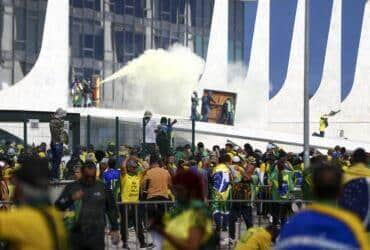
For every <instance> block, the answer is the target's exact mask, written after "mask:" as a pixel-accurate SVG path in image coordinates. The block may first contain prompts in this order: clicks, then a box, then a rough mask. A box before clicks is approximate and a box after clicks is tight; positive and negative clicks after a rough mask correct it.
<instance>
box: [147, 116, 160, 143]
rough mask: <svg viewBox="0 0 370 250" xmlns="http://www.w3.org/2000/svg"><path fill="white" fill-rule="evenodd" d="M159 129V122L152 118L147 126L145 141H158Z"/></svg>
mask: <svg viewBox="0 0 370 250" xmlns="http://www.w3.org/2000/svg"><path fill="white" fill-rule="evenodd" d="M156 129H157V123H156V122H155V121H154V120H152V119H150V120H149V122H148V124H147V125H146V127H145V143H156V140H155V139H156V134H155V130H156Z"/></svg>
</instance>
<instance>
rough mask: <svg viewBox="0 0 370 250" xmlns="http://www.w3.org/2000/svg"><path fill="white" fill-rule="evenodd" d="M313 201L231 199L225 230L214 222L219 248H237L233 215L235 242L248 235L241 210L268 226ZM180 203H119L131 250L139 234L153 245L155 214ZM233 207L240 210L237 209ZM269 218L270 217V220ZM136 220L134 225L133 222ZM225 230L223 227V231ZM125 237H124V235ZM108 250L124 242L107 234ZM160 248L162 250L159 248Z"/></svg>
mask: <svg viewBox="0 0 370 250" xmlns="http://www.w3.org/2000/svg"><path fill="white" fill-rule="evenodd" d="M214 202H218V201H215V200H208V201H206V203H207V204H208V206H209V207H210V205H211V204H212V203H214ZM310 203H311V201H305V200H278V201H277V200H228V201H226V204H227V207H228V212H229V213H228V214H227V215H228V216H224V217H223V218H224V219H223V221H222V222H221V230H220V231H219V232H217V231H216V227H215V221H214V218H212V219H213V231H214V233H215V234H218V239H219V244H218V245H219V249H233V245H232V244H229V243H227V239H228V238H229V235H230V225H232V224H231V223H230V216H235V215H236V217H237V218H236V220H235V221H234V222H235V224H234V226H235V234H234V235H235V241H234V243H236V241H237V240H239V239H240V237H241V235H242V232H244V231H245V230H246V229H247V228H246V223H245V221H243V219H245V218H243V216H242V211H240V210H239V209H246V208H251V213H250V216H251V217H250V219H251V222H252V225H253V226H267V225H271V224H273V222H274V223H276V222H275V221H274V220H275V218H274V219H272V218H271V217H276V216H277V217H278V219H279V218H280V217H281V216H287V217H288V216H290V215H292V214H293V213H294V212H293V210H292V209H291V206H292V205H293V204H294V205H295V206H296V207H299V208H303V207H304V206H305V205H307V204H310ZM259 205H266V206H267V207H268V213H267V214H265V215H264V214H258V211H257V208H258V206H259ZM175 206H176V203H175V202H173V201H140V202H133V203H118V207H119V210H120V225H121V234H122V233H124V232H126V234H127V236H126V237H127V244H128V246H129V248H130V249H139V248H140V242H139V239H138V238H139V235H138V234H142V235H144V238H145V242H147V243H148V242H149V243H151V242H153V238H152V235H151V233H150V230H149V218H150V217H151V215H150V213H151V211H153V210H154V211H156V212H158V211H161V210H163V211H164V212H167V211H169V210H170V209H171V208H174V207H175ZM233 208H237V209H236V210H234V209H233ZM281 211H286V212H287V213H286V214H285V215H282V214H280V213H279V212H281ZM267 215H269V216H270V218H268V217H266V216H267ZM130 220H131V222H132V220H133V222H132V223H129V221H130ZM222 227H223V228H222ZM121 236H122V235H121ZM106 249H107V250H111V249H122V242H121V243H120V244H119V245H117V246H115V245H113V244H112V242H111V240H110V237H109V233H107V234H106ZM156 249H158V248H156Z"/></svg>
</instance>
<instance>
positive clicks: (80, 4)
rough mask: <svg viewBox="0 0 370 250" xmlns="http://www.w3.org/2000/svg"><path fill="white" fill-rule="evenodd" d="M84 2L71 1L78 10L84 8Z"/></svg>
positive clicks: (78, 0)
mask: <svg viewBox="0 0 370 250" xmlns="http://www.w3.org/2000/svg"><path fill="white" fill-rule="evenodd" d="M82 1H83V0H71V2H72V6H73V7H76V8H82V7H83V2H82Z"/></svg>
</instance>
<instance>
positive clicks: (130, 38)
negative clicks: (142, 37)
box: [125, 31, 134, 53]
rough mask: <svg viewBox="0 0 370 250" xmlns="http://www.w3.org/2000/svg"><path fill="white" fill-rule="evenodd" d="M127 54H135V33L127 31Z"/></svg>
mask: <svg viewBox="0 0 370 250" xmlns="http://www.w3.org/2000/svg"><path fill="white" fill-rule="evenodd" d="M125 52H127V53H134V33H133V32H132V31H125Z"/></svg>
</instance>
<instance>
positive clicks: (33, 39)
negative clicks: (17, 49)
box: [26, 17, 38, 57]
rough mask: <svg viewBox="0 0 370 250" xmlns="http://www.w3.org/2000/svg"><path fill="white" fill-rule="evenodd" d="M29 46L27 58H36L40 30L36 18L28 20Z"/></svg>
mask: <svg viewBox="0 0 370 250" xmlns="http://www.w3.org/2000/svg"><path fill="white" fill-rule="evenodd" d="M27 19H28V21H27V32H26V34H27V42H26V44H27V46H26V49H27V51H26V54H27V57H36V54H37V50H38V44H37V33H38V32H37V29H38V19H37V18H35V17H29V18H27Z"/></svg>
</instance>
